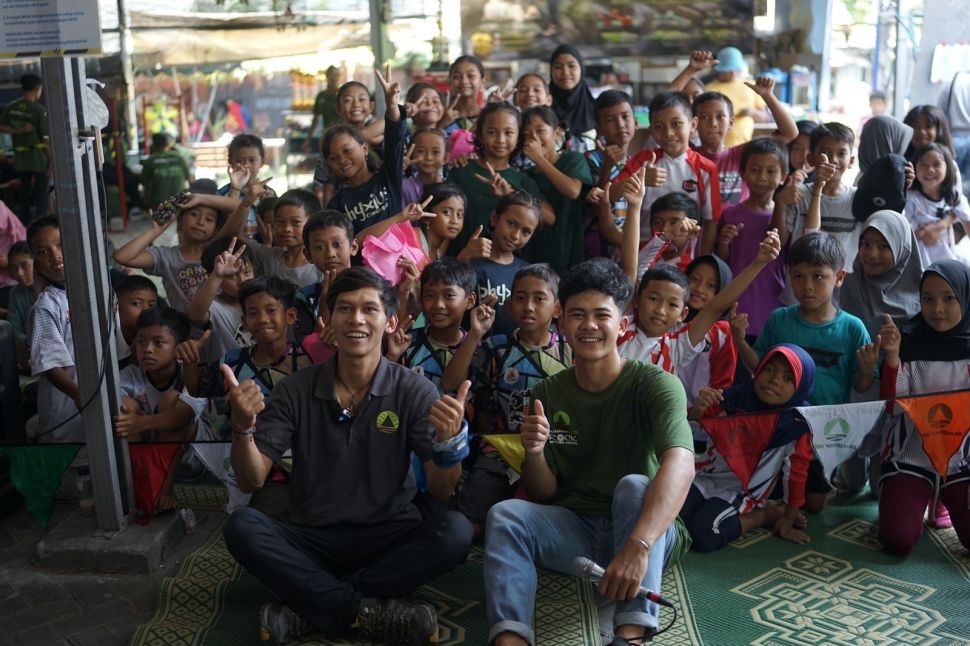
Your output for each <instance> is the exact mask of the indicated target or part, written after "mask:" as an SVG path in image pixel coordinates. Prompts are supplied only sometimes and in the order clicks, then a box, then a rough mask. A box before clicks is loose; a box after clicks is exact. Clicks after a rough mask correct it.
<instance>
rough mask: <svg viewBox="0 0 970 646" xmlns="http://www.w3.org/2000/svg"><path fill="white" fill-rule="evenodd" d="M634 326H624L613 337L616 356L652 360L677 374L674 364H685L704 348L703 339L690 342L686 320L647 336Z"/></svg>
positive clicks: (641, 360) (671, 372) (640, 360)
mask: <svg viewBox="0 0 970 646" xmlns="http://www.w3.org/2000/svg"><path fill="white" fill-rule="evenodd" d="M635 330H636V331H635V332H631V331H629V330H628V331H627V333H626V334H624V335H623V336H621V337H620V338H619V339H617V342H616V344H617V346H618V347H619V351H620V356H621V357H623V358H624V359H634V360H636V361H639V362H641V363H652V364H654V365H655V366H658V367H660V368H662V369H663V370H664V371H665V372H669V373H670V374H672V375H673V374H677V368H678V367H681V366H685V365H686V364H687V363H688V362H690V361H691V360H693V359H694V358H695V357H696V356H697V355H698V354H700V353H701V352H702V351H703V350H704V341H703V340H701V342H700V343H698V344H697V345H691V342H690V335H689V334H688V331H689V330H690V325H689V324H685V325H683V326H682V327H680V328H678V329H677V330H676V331H674V332H665V333H664V334H663V335H661V336H647V334H646V332H644V331H643V330H641V329H640V328H639V327H637V328H635Z"/></svg>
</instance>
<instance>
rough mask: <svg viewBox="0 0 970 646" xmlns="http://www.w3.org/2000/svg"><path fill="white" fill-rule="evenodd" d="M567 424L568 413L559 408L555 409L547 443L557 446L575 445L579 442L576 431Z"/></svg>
mask: <svg viewBox="0 0 970 646" xmlns="http://www.w3.org/2000/svg"><path fill="white" fill-rule="evenodd" d="M569 425H570V419H569V414H568V413H566V412H565V411H561V410H558V411H556V412H555V413H554V414H553V416H552V428H550V429H549V440H548V442H549V444H555V445H558V446H576V445H577V444H579V438H578V437H576V431H574V430H573V429H571V428H569Z"/></svg>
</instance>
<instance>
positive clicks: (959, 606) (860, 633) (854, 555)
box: [683, 498, 970, 646]
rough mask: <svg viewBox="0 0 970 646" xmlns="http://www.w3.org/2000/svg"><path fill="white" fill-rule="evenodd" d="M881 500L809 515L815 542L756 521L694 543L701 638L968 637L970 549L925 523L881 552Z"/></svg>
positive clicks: (874, 641) (692, 573)
mask: <svg viewBox="0 0 970 646" xmlns="http://www.w3.org/2000/svg"><path fill="white" fill-rule="evenodd" d="M877 518H878V511H877V507H876V503H875V502H873V501H872V500H871V499H861V498H859V499H855V500H846V501H838V500H836V501H834V503H830V504H829V507H828V508H827V509H826V510H825V511H824V512H823V513H822V514H819V515H815V516H809V527H808V530H807V531H808V534H809V535H810V536H811V538H812V541H811V543H808V544H807V545H795V544H793V543H788V542H786V541H783V540H781V539H779V538H777V537H774V536H772V535H770V534H769V532H767V531H765V530H756V531H754V532H750V533H749V534H747V535H746V536H744V537H742V538H740V539H738V540H737V541H735V542H734V543H732V544H731V545H729V546H728V547H726V548H725V549H724V550H721V551H720V552H715V553H711V554H698V553H696V552H691V553H690V554H689V555H688V556H687V558H686V559H685V560H684V564H683V569H684V572H685V579H686V586H687V588H688V590H689V591H690V601H691V605H692V609H693V613H694V616H695V618H696V619H695V620H696V623H697V627H698V630H699V633H700V635H701V636H702V639H703V643H704V644H709V645H712V646H713V645H716V646H722V645H731V644H764V645H782V644H859V645H864V644H867V645H873V646H875V645H883V644H905V645H907V646H916V645H924V644H938V645H943V644H967V643H970V558H968V555H967V551H966V550H965V549H963V547H962V546H961V545H960V543H959V541H958V540H957V538H956V533H955V532H954V531H953V530H952V529H949V530H926V532H925V533H924V535H923V538H922V540H921V541H920V543H919V545H918V546H917V548H916V550H915V551H914V552H913V553H912V554H910V555H909V557H907V558H898V557H894V556H891V555H889V554H887V553H886V552H884V551H882V549H881V548H880V545H879V541H878V539H877V527H876V525H875V523H876V521H877Z"/></svg>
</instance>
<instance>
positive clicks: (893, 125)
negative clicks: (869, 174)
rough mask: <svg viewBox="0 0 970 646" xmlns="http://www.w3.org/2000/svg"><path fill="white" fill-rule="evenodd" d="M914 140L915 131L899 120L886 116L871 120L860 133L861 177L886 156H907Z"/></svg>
mask: <svg viewBox="0 0 970 646" xmlns="http://www.w3.org/2000/svg"><path fill="white" fill-rule="evenodd" d="M912 140H913V129H912V128H910V127H909V126H907V125H906V124H905V123H903V122H902V121H899V120H898V119H894V118H893V117H887V116H884V115H880V116H878V117H873V118H871V119H869V120H868V121H866V125H864V126H862V132H861V133H859V175H860V176H861V175H863V174H865V172H866V171H867V170H869V167H870V166H872V165H873V164H874V163H875V162H876V160H878V159H881V158H882V157H885V156H886V155H892V154H896V155H905V154H906V149H907V148H909V142H910V141H912ZM856 183H858V181H857V182H856Z"/></svg>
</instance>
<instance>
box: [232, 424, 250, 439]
mask: <svg viewBox="0 0 970 646" xmlns="http://www.w3.org/2000/svg"><path fill="white" fill-rule="evenodd" d="M255 433H256V427H255V426H250V427H249V428H247V429H246V430H243V431H240V430H238V429H236V428H235V427H233V428H232V435H233V437H252V436H253V434H255Z"/></svg>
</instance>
